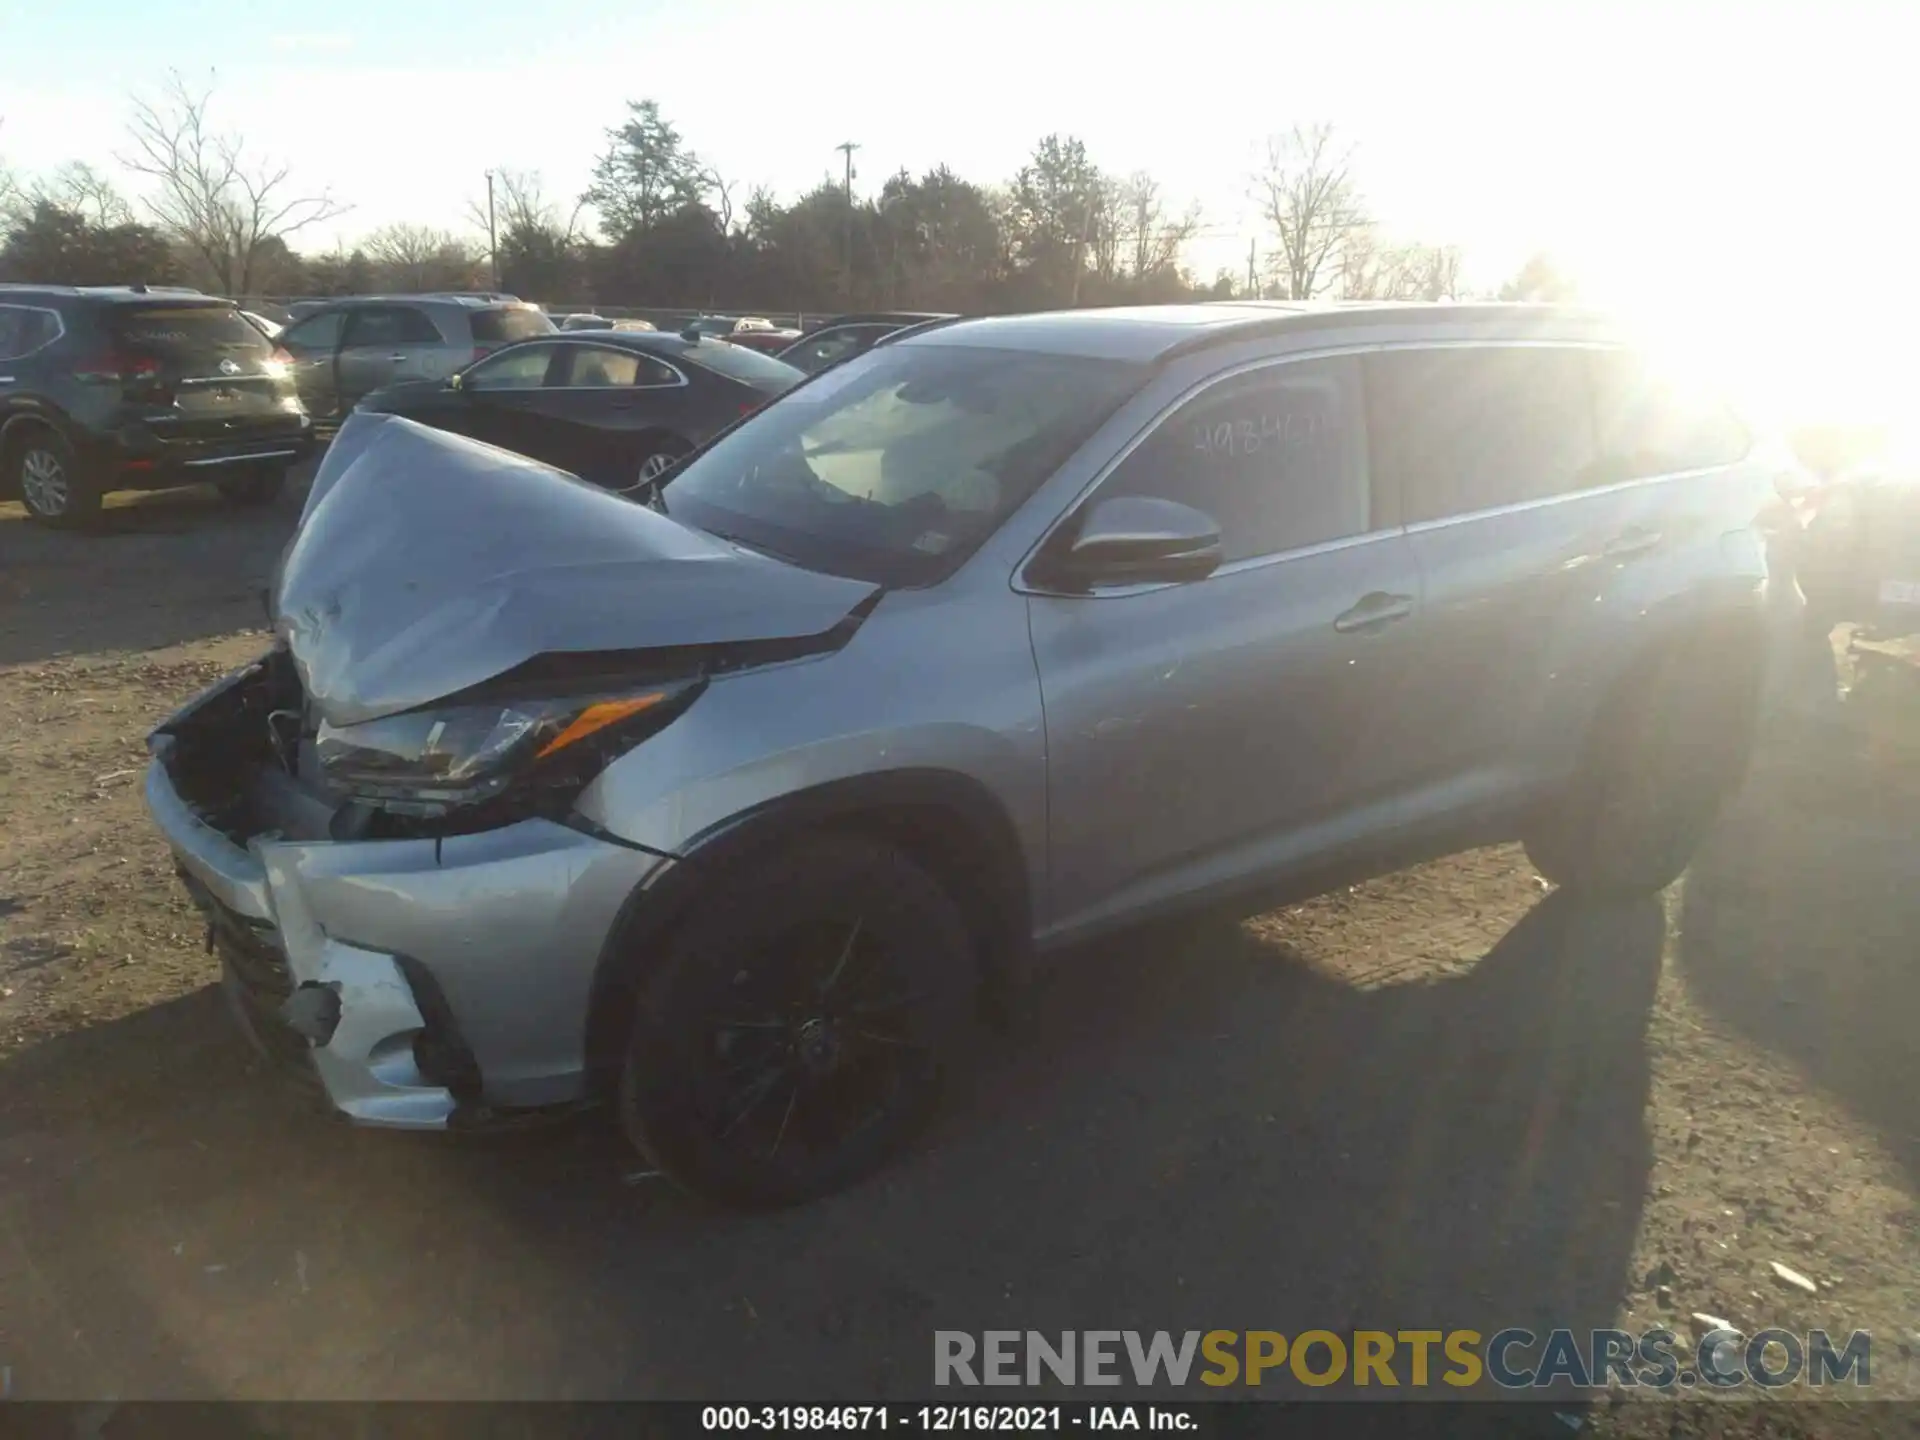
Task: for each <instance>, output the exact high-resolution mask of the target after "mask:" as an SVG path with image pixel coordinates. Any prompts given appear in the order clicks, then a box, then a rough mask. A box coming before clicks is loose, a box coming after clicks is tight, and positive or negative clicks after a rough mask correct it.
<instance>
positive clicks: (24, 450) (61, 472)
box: [13, 430, 101, 529]
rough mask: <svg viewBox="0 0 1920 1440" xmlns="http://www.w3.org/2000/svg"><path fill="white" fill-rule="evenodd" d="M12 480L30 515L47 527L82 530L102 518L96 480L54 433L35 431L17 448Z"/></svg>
mask: <svg viewBox="0 0 1920 1440" xmlns="http://www.w3.org/2000/svg"><path fill="white" fill-rule="evenodd" d="M13 480H14V485H15V488H16V489H17V490H18V491H19V494H20V503H21V504H22V505H24V506H25V507H26V511H27V514H29V515H31V516H32V517H33V518H34V519H36V520H38V521H40V522H41V523H42V524H44V525H53V526H58V527H60V528H61V529H82V528H84V527H86V526H88V525H91V524H92V523H93V522H94V521H95V520H96V519H98V518H99V515H100V500H101V492H100V486H99V483H98V480H97V478H96V477H95V476H94V474H93V473H92V472H91V471H90V470H88V469H86V468H85V467H83V466H82V465H81V463H80V459H79V457H78V456H77V455H75V454H74V452H73V447H72V446H71V445H69V444H67V442H66V441H65V440H63V439H61V438H60V436H58V435H56V434H55V433H54V432H53V431H51V430H35V431H33V432H32V433H31V434H29V435H28V436H27V437H26V438H25V439H23V440H21V441H20V442H19V443H18V444H17V445H16V446H15V447H14V450H13Z"/></svg>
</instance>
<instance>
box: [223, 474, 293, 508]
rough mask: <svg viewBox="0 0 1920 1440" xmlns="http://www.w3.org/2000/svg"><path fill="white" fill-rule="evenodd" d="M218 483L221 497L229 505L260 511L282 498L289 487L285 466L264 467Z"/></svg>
mask: <svg viewBox="0 0 1920 1440" xmlns="http://www.w3.org/2000/svg"><path fill="white" fill-rule="evenodd" d="M216 483H217V484H218V486H219V490H220V497H221V498H222V499H223V500H225V501H226V502H227V503H228V504H229V505H233V506H236V507H240V508H245V509H260V508H264V507H265V506H268V505H271V504H272V503H273V502H274V501H275V500H278V499H279V498H280V492H281V491H282V490H284V489H285V488H286V485H287V470H286V467H285V466H284V465H269V466H263V467H260V468H258V469H250V470H247V471H246V472H245V473H244V474H240V475H233V476H229V477H228V478H227V479H224V480H221V481H218V482H216Z"/></svg>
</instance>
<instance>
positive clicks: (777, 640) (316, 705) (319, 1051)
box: [146, 415, 878, 1129]
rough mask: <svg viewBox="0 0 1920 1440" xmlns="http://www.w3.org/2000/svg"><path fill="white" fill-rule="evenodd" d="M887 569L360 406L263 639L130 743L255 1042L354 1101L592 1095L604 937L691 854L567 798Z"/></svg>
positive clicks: (818, 646) (394, 1115)
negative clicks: (714, 523)
mask: <svg viewBox="0 0 1920 1440" xmlns="http://www.w3.org/2000/svg"><path fill="white" fill-rule="evenodd" d="M877 593H878V591H877V587H874V586H871V585H866V584H862V583H860V582H856V581H852V580H847V579H843V578H840V577H836V576H830V575H825V574H821V573H818V572H813V571H807V570H802V569H799V568H797V567H793V566H788V565H784V564H781V563H779V562H777V561H774V560H770V559H767V558H765V557H762V556H759V555H756V554H752V553H750V552H746V551H743V550H741V549H739V548H737V547H734V546H731V545H728V544H726V543H724V542H722V541H720V540H718V539H715V538H714V537H711V536H708V535H706V534H704V533H701V532H699V531H695V530H692V529H690V528H688V527H686V526H683V525H680V524H678V523H676V522H675V521H672V520H670V519H668V518H667V517H665V516H664V515H661V514H657V513H655V512H653V511H651V510H648V509H646V508H644V507H642V506H638V505H635V504H633V503H631V502H629V501H626V500H623V499H620V498H618V497H615V496H612V495H608V494H606V493H605V492H603V491H600V490H597V489H595V488H593V487H590V486H586V485H584V484H581V483H580V482H578V481H576V480H574V479H573V478H571V477H569V476H566V475H564V474H562V473H560V472H558V471H554V470H550V469H548V468H547V467H544V466H540V465H537V464H535V463H533V462H530V461H526V460H523V459H521V458H519V457H517V456H512V455H509V454H507V453H505V452H502V451H498V450H494V449H492V448H490V447H487V446H482V445H476V444H472V443H470V442H466V441H463V440H458V439H454V438H451V437H448V436H445V435H441V434H438V433H436V432H432V431H428V430H424V429H422V428H420V427H418V426H415V425H413V424H411V423H410V422H408V421H405V420H399V419H392V418H388V417H381V416H369V415H356V416H355V417H353V418H352V419H351V420H349V422H348V423H347V425H346V426H345V427H344V428H343V429H342V431H341V433H340V435H339V437H338V438H337V439H336V440H335V442H334V445H333V447H332V449H331V450H330V452H329V453H328V455H327V457H326V460H325V462H324V464H323V465H322V467H321V470H320V473H319V475H318V476H317V477H316V479H315V482H314V485H313V488H312V491H311V493H310V495H309V497H308V499H307V503H306V509H305V512H304V513H303V515H302V517H301V523H300V528H299V530H298V532H297V533H296V535H295V537H294V539H293V541H292V542H291V543H290V545H289V546H288V549H287V551H286V554H285V555H284V557H283V559H282V561H281V564H280V566H279V567H278V572H277V574H276V576H275V579H274V585H273V589H272V608H273V616H274V628H275V642H274V645H273V647H272V649H271V650H270V651H269V652H268V653H267V654H265V655H263V656H262V657H260V658H259V659H258V660H256V661H254V662H253V663H252V664H250V665H248V666H246V667H244V668H243V669H241V670H239V671H237V672H235V673H234V674H232V675H229V676H227V677H226V678H224V679H223V680H221V681H219V682H218V683H216V684H215V685H213V686H212V687H210V688H209V689H208V690H206V691H205V692H203V693H202V694H201V695H199V696H198V697H196V698H195V699H194V700H192V701H191V702H189V703H188V704H187V705H186V706H184V707H183V708H182V709H180V710H179V711H178V712H176V713H175V714H174V715H172V716H170V717H169V718H167V719H166V720H165V721H163V722H162V723H161V724H160V725H159V726H157V727H156V728H155V729H154V731H153V732H152V734H151V736H150V737H149V741H148V744H149V749H150V751H151V754H152V757H153V758H152V763H151V765H150V767H149V770H148V775H147V783H146V795H147V803H148V807H149V809H150V811H151V813H152V815H153V818H154V820H155V821H156V823H157V824H158V825H159V827H160V829H161V830H162V832H163V833H164V835H165V837H166V839H167V841H168V843H169V845H170V846H171V848H172V851H173V854H174V859H175V863H176V868H177V870H178V872H179V874H180V877H181V879H182V881H183V883H184V884H185V885H186V887H187V889H188V891H189V893H190V894H191V895H192V897H193V899H194V902H195V903H196V905H197V906H198V907H199V908H200V909H201V910H202V912H203V913H204V914H205V916H206V918H207V921H208V942H209V946H210V948H215V949H217V950H218V952H219V954H220V957H221V960H222V965H223V976H224V985H225V989H226V991H227V994H228V997H229V999H230V1000H231V1002H232V1005H233V1009H234V1011H235V1013H236V1015H237V1017H238V1018H239V1020H240V1022H241V1025H242V1027H243V1028H244V1029H245V1031H246V1032H247V1034H248V1036H249V1037H250V1038H251V1039H252V1041H253V1043H254V1044H255V1045H256V1047H258V1048H259V1049H260V1050H261V1051H262V1052H263V1053H264V1054H266V1055H268V1056H269V1057H270V1058H273V1059H276V1060H278V1061H280V1062H283V1063H284V1064H285V1066H286V1067H287V1068H289V1069H290V1070H291V1071H293V1072H294V1073H295V1074H297V1075H299V1076H301V1077H303V1078H304V1079H306V1080H308V1081H309V1082H311V1081H313V1080H316V1079H317V1081H318V1082H319V1087H320V1088H321V1089H322V1090H323V1091H324V1093H325V1096H326V1098H327V1100H329V1101H330V1102H331V1104H332V1106H333V1107H334V1108H335V1109H337V1110H338V1111H340V1112H342V1113H343V1114H345V1115H346V1116H348V1117H349V1118H352V1119H354V1120H357V1121H360V1122H363V1123H369V1124H378V1125H388V1126H400V1127H411V1128H425V1129H432V1128H443V1127H447V1126H459V1125H464V1124H468V1123H479V1122H481V1121H485V1120H490V1119H498V1118H500V1117H502V1116H503V1115H510V1114H513V1113H515V1112H522V1111H528V1110H538V1109H543V1108H546V1107H552V1106H563V1105H566V1104H569V1103H571V1102H575V1101H578V1100H580V1099H583V1098H585V1097H586V1094H587V1089H588V1080H587V1075H588V1068H589V1067H588V1059H587V1053H586V1052H587V1027H586V1025H585V1023H584V1017H585V1016H586V1015H587V1013H588V1011H589V1008H590V1005H591V998H592V992H593V987H594V985H595V977H596V969H597V966H598V965H599V963H600V961H601V957H602V952H603V948H604V946H605V945H606V943H607V940H608V937H609V935H610V933H612V931H613V930H614V928H615V925H616V921H617V920H618V918H619V916H620V914H621V912H622V907H623V906H625V905H626V904H627V903H628V902H629V899H630V897H632V896H633V895H634V894H635V893H636V892H638V891H639V890H641V889H643V888H644V887H646V886H648V885H650V884H652V883H654V882H655V881H657V880H658V879H659V878H660V877H661V876H662V875H663V874H664V873H665V872H667V871H669V870H671V869H672V868H673V867H674V866H675V865H676V863H678V861H677V857H676V856H675V855H674V854H673V853H671V852H670V851H668V850H666V849H664V848H656V847H649V846H647V845H645V844H642V843H638V842H636V841H635V840H633V839H631V838H626V837H620V836H615V835H613V834H610V833H608V832H607V831H606V830H604V829H603V828H601V827H600V826H599V825H597V824H596V823H594V822H593V821H591V820H589V819H587V818H586V817H585V816H583V815H582V814H580V813H579V811H578V810H577V809H576V803H575V802H576V801H577V800H578V799H579V798H580V796H581V795H582V793H583V791H585V790H586V789H587V788H588V787H589V786H590V785H591V784H592V783H593V782H594V781H595V780H596V778H597V777H599V776H600V775H601V774H602V772H603V771H605V770H606V768H607V767H608V765H609V764H611V763H613V762H614V761H616V760H618V759H619V758H620V757H622V756H624V755H626V754H628V753H629V752H631V751H633V750H634V749H635V748H636V747H638V746H641V745H643V744H645V743H646V742H647V741H648V740H650V739H651V738H653V737H655V736H657V735H659V734H660V733H661V732H662V731H664V730H666V729H667V728H668V727H671V726H672V725H673V724H674V723H675V722H676V721H677V720H679V719H680V718H681V717H682V716H683V715H685V714H686V713H687V711H688V710H689V709H690V708H691V707H693V706H694V705H695V704H696V703H697V702H698V700H699V697H700V696H701V694H702V693H703V691H704V690H705V689H706V688H707V687H708V685H709V684H710V683H711V682H712V681H713V680H714V679H715V677H716V676H723V675H727V674H732V673H738V672H741V671H746V670H751V669H754V668H755V667H759V666H764V665H768V664H773V663H784V662H789V661H792V660H795V659H798V658H805V657H807V656H809V655H817V654H822V653H826V652H829V651H831V650H833V649H834V648H836V647H838V646H840V645H842V644H844V643H845V640H846V638H847V636H848V635H850V634H851V633H852V631H853V629H854V628H857V627H858V625H859V624H860V622H861V620H862V618H863V617H864V615H865V614H866V613H867V611H868V610H869V609H870V608H871V604H872V602H873V600H874V598H875V597H876V595H877Z"/></svg>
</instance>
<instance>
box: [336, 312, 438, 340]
mask: <svg viewBox="0 0 1920 1440" xmlns="http://www.w3.org/2000/svg"><path fill="white" fill-rule="evenodd" d="M442 343H443V337H442V336H441V334H440V332H439V331H438V330H436V329H435V328H434V324H433V321H431V320H429V319H428V318H427V317H426V315H424V314H423V313H422V312H420V311H418V310H416V309H414V308H413V307H412V306H410V305H363V306H360V307H359V308H357V309H355V310H354V311H353V315H352V319H351V320H349V321H348V323H347V344H348V345H363V346H367V347H369V348H372V347H378V346H381V345H439V344H442Z"/></svg>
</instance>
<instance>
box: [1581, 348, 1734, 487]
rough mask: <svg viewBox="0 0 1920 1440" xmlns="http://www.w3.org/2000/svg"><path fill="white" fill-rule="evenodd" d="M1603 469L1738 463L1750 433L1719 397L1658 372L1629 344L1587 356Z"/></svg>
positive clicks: (1629, 476)
mask: <svg viewBox="0 0 1920 1440" xmlns="http://www.w3.org/2000/svg"><path fill="white" fill-rule="evenodd" d="M1592 366H1593V388H1594V407H1595V413H1596V417H1597V424H1598V427H1599V434H1600V451H1601V461H1600V463H1601V468H1602V470H1603V472H1604V474H1605V478H1607V479H1609V480H1644V479H1647V478H1649V477H1650V476H1654V475H1673V474H1678V473H1680V472H1683V471H1687V470H1710V469H1715V468H1718V467H1719V466H1722V465H1732V464H1736V463H1738V462H1739V461H1741V460H1744V459H1745V458H1746V455H1747V452H1748V450H1749V449H1751V448H1752V437H1751V435H1750V434H1749V433H1748V431H1747V428H1746V426H1745V425H1744V424H1742V423H1741V421H1740V418H1739V416H1738V415H1736V414H1735V413H1734V411H1733V408H1732V406H1731V405H1729V404H1728V403H1727V402H1726V401H1725V400H1724V399H1723V398H1721V397H1719V396H1717V395H1715V394H1713V393H1712V392H1711V391H1710V390H1708V389H1706V388H1705V387H1703V386H1695V385H1689V384H1688V383H1687V382H1686V381H1685V380H1684V379H1682V378H1681V377H1679V376H1675V375H1672V374H1665V373H1662V372H1661V371H1660V370H1659V369H1658V368H1657V367H1656V366H1655V365H1654V364H1653V363H1652V362H1651V361H1649V360H1648V358H1647V357H1646V356H1644V355H1642V354H1640V353H1638V352H1636V351H1631V350H1604V351H1598V352H1596V353H1595V354H1594V355H1593V356H1592Z"/></svg>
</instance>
